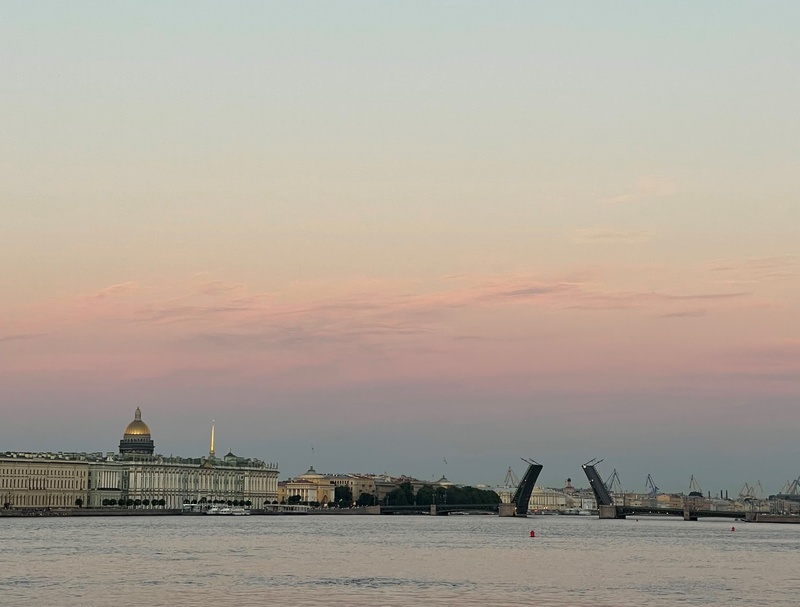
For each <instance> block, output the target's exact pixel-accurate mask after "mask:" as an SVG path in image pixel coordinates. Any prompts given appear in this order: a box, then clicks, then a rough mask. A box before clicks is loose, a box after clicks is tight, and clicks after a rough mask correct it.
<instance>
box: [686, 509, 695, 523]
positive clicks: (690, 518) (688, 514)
mask: <svg viewBox="0 0 800 607" xmlns="http://www.w3.org/2000/svg"><path fill="white" fill-rule="evenodd" d="M683 520H685V521H696V520H697V513H696V512H692V511H690V510H684V511H683Z"/></svg>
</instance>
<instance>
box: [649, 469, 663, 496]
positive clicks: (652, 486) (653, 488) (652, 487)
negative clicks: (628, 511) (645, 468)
mask: <svg viewBox="0 0 800 607" xmlns="http://www.w3.org/2000/svg"><path fill="white" fill-rule="evenodd" d="M645 487H646V488H647V490H648V493H649V494H650V497H655V496H657V495H658V494H659V493H660V492H661V491H660V490H659V488H658V487H657V486H656V482H655V481H654V480H653V477H652V476H650V475H649V474H648V475H647V482H645Z"/></svg>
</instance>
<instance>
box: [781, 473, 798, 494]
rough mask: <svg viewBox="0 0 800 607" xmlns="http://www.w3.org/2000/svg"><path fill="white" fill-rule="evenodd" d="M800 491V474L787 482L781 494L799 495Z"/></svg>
mask: <svg viewBox="0 0 800 607" xmlns="http://www.w3.org/2000/svg"><path fill="white" fill-rule="evenodd" d="M798 493H800V476H798V477H797V478H796V479H794V480H793V481H786V484H785V485H784V486H783V489H781V493H780V494H781V495H797V494H798Z"/></svg>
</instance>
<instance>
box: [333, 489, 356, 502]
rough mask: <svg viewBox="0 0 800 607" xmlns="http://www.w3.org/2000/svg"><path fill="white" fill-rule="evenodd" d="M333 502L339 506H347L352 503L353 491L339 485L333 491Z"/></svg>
mask: <svg viewBox="0 0 800 607" xmlns="http://www.w3.org/2000/svg"><path fill="white" fill-rule="evenodd" d="M333 501H334V502H337V503H338V504H339V505H340V506H341V505H343V504H346V505H348V506H349V505H350V504H352V503H353V490H352V489H351V488H350V487H349V486H348V485H339V486H338V487H336V489H334V490H333Z"/></svg>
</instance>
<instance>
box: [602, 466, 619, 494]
mask: <svg viewBox="0 0 800 607" xmlns="http://www.w3.org/2000/svg"><path fill="white" fill-rule="evenodd" d="M603 484H604V485H605V486H606V489H607V490H608V491H609V492H610V493H622V481H621V480H620V478H619V474H617V469H616V468H614V471H613V472H612V473H611V476H609V477H608V479H607V480H605V481H604V482H603Z"/></svg>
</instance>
